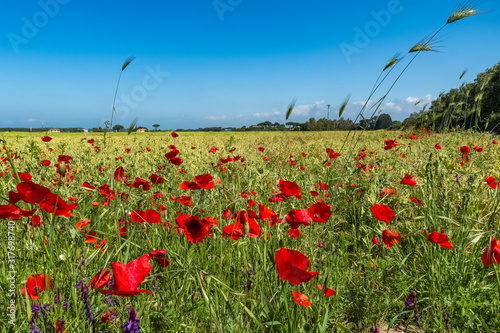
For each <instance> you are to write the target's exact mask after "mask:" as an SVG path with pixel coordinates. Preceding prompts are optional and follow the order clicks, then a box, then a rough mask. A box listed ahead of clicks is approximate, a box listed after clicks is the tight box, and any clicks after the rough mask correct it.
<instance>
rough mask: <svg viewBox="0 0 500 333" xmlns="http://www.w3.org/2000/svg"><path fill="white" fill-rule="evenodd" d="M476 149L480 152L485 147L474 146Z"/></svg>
mask: <svg viewBox="0 0 500 333" xmlns="http://www.w3.org/2000/svg"><path fill="white" fill-rule="evenodd" d="M474 150H475V151H477V152H478V153H480V152H482V151H483V147H479V146H474Z"/></svg>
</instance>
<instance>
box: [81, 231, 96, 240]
mask: <svg viewBox="0 0 500 333" xmlns="http://www.w3.org/2000/svg"><path fill="white" fill-rule="evenodd" d="M96 234H97V233H96V232H95V231H91V232H88V233H87V234H86V235H85V240H84V242H85V243H95V242H97V238H95V235H96Z"/></svg>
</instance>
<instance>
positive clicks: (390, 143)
mask: <svg viewBox="0 0 500 333" xmlns="http://www.w3.org/2000/svg"><path fill="white" fill-rule="evenodd" d="M384 143H385V148H384V149H385V150H389V149H392V148H396V147H397V146H398V145H399V143H398V142H397V141H396V140H385V141H384Z"/></svg>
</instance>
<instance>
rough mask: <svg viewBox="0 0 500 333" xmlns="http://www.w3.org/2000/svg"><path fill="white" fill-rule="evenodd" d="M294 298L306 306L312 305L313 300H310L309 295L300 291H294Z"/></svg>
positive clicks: (296, 301)
mask: <svg viewBox="0 0 500 333" xmlns="http://www.w3.org/2000/svg"><path fill="white" fill-rule="evenodd" d="M293 298H294V299H295V303H297V304H298V305H302V306H305V307H306V308H307V307H310V306H311V302H309V301H308V299H309V297H307V296H306V295H304V294H302V293H301V292H300V291H294V292H293Z"/></svg>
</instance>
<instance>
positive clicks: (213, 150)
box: [210, 146, 219, 154]
mask: <svg viewBox="0 0 500 333" xmlns="http://www.w3.org/2000/svg"><path fill="white" fill-rule="evenodd" d="M217 150H219V148H217V147H215V146H213V147H212V148H210V151H211V152H212V154H215V153H216V152H217Z"/></svg>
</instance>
